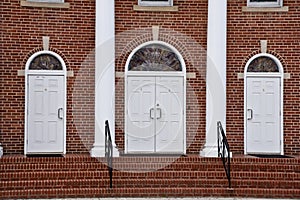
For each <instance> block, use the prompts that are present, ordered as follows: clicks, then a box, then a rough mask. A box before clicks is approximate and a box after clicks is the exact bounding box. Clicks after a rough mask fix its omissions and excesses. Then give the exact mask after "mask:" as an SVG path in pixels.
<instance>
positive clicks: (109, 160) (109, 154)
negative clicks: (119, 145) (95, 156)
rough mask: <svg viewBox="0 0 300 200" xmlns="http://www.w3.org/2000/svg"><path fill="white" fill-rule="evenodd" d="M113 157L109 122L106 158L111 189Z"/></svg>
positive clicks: (106, 138)
mask: <svg viewBox="0 0 300 200" xmlns="http://www.w3.org/2000/svg"><path fill="white" fill-rule="evenodd" d="M112 156H113V148H112V140H111V134H110V129H109V123H108V120H106V121H105V157H106V161H107V168H108V174H109V188H112V172H113V168H112Z"/></svg>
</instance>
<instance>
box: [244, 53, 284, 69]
mask: <svg viewBox="0 0 300 200" xmlns="http://www.w3.org/2000/svg"><path fill="white" fill-rule="evenodd" d="M247 72H279V67H278V65H277V64H276V62H275V61H274V60H273V59H272V58H270V57H267V56H261V57H258V58H256V59H254V60H253V61H252V62H251V63H250V64H249V66H248V69H247Z"/></svg>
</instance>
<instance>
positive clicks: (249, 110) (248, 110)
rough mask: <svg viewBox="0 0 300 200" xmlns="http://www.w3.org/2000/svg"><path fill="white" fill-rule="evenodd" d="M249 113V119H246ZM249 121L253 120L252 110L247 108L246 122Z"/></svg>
mask: <svg viewBox="0 0 300 200" xmlns="http://www.w3.org/2000/svg"><path fill="white" fill-rule="evenodd" d="M249 112H250V117H248V113H249ZM251 119H253V110H252V109H250V108H248V109H247V120H251Z"/></svg>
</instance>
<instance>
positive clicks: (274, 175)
mask: <svg viewBox="0 0 300 200" xmlns="http://www.w3.org/2000/svg"><path fill="white" fill-rule="evenodd" d="M231 177H232V179H236V180H238V179H241V180H270V181H271V180H278V181H279V180H298V181H299V180H300V173H294V172H286V173H282V172H267V173H266V172H251V171H250V172H231Z"/></svg>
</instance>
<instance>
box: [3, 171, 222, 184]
mask: <svg viewBox="0 0 300 200" xmlns="http://www.w3.org/2000/svg"><path fill="white" fill-rule="evenodd" d="M113 176H114V177H115V178H121V179H122V178H125V179H126V178H141V179H143V178H165V179H173V178H174V177H180V178H185V179H198V178H213V179H222V178H223V177H224V176H225V172H223V171H214V172H210V171H209V172H207V171H153V172H124V171H114V172H113ZM95 177H96V178H98V177H103V178H105V177H108V171H106V170H105V171H87V170H86V171H83V170H77V171H52V172H51V171H45V172H42V171H37V172H32V171H31V172H30V171H29V172H7V173H3V174H2V175H1V177H0V180H1V181H9V180H43V179H45V180H47V179H48V180H52V179H87V178H95Z"/></svg>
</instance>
